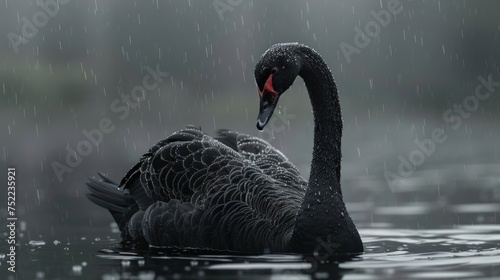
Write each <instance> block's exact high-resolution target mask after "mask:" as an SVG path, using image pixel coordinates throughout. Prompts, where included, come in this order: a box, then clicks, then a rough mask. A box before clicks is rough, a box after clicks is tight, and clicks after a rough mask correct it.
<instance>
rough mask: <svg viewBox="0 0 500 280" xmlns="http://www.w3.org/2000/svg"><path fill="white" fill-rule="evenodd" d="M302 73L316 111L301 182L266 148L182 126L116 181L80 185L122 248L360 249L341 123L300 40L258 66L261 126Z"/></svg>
mask: <svg viewBox="0 0 500 280" xmlns="http://www.w3.org/2000/svg"><path fill="white" fill-rule="evenodd" d="M297 75H300V76H301V77H302V78H303V79H304V81H305V83H306V86H307V88H308V91H309V95H310V99H311V103H312V106H313V111H314V119H315V129H314V148H313V160H312V166H311V175H310V181H309V183H308V182H307V181H306V180H304V179H303V178H302V177H301V176H300V174H299V172H298V170H297V168H296V167H295V166H294V165H293V164H292V163H291V162H289V161H288V159H287V158H286V157H285V156H284V155H283V154H282V153H281V152H279V151H278V150H276V149H274V148H273V147H272V146H271V145H269V143H267V142H265V141H263V140H260V139H258V138H255V137H251V136H248V135H244V134H239V133H237V132H231V131H227V130H221V131H219V135H218V137H215V138H212V137H210V136H208V135H206V134H204V133H203V132H202V131H201V130H200V129H197V128H193V127H188V128H186V129H184V130H181V131H179V132H176V133H174V134H173V135H171V136H170V137H168V138H167V139H165V140H162V141H160V142H159V143H157V144H156V145H155V146H154V147H152V148H151V149H150V150H149V151H148V153H146V154H144V155H143V156H142V157H141V159H140V161H139V162H138V163H137V164H136V165H135V166H134V167H133V168H132V169H131V170H130V171H129V172H128V173H127V174H126V175H125V177H124V178H123V180H122V181H121V183H120V184H119V187H120V188H119V189H118V184H114V183H113V182H112V181H110V180H109V179H107V178H105V177H103V179H102V180H97V179H91V180H90V182H89V183H88V185H89V187H90V191H91V193H90V194H89V198H90V199H91V200H92V201H94V202H95V203H97V204H98V205H101V206H103V207H105V208H107V209H109V210H110V211H111V213H112V214H113V217H114V218H115V220H116V221H117V222H118V223H119V228H120V230H121V232H122V238H123V241H125V242H131V243H143V244H148V245H151V246H160V247H176V248H194V249H201V250H222V251H236V252H249V253H262V252H298V253H313V252H314V251H315V250H318V248H322V247H325V244H327V245H326V246H328V247H329V248H325V249H327V251H328V252H329V253H330V254H335V253H360V252H362V251H363V246H362V243H361V239H360V237H359V234H358V232H357V230H356V227H355V226H354V223H353V222H352V220H351V218H350V216H349V214H348V213H347V210H346V208H345V205H344V202H343V199H342V192H341V189H340V158H341V152H340V139H341V133H342V119H341V114H340V104H339V102H338V96H337V89H336V86H335V83H334V81H333V77H332V75H331V73H330V71H329V69H328V67H327V66H326V64H325V63H324V61H323V59H322V58H321V57H320V56H319V54H317V53H316V52H315V51H313V50H312V49H310V48H308V47H306V46H304V45H299V44H280V45H274V46H272V47H271V48H270V49H269V50H268V51H267V52H266V53H264V55H263V56H262V57H261V59H260V61H259V63H258V64H257V65H256V69H255V76H256V81H257V85H258V87H259V95H260V98H261V102H260V103H261V107H260V113H259V118H258V122H257V126H258V128H259V129H262V128H263V127H264V126H265V125H266V124H267V122H268V120H269V118H270V116H271V115H272V113H273V110H274V107H275V106H276V103H277V101H278V99H279V96H280V95H281V94H282V93H283V92H284V91H286V90H287V89H288V87H289V86H290V85H291V84H292V83H293V81H294V80H295V77H296V76H297Z"/></svg>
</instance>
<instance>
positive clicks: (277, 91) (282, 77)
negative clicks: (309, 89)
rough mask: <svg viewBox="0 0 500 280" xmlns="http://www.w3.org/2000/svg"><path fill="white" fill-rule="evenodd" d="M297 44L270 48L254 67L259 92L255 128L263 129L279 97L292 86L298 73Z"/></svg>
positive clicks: (277, 45)
mask: <svg viewBox="0 0 500 280" xmlns="http://www.w3.org/2000/svg"><path fill="white" fill-rule="evenodd" d="M300 46H301V45H299V44H297V43H286V44H276V45H273V46H271V47H270V48H269V49H268V50H267V51H266V52H265V53H264V54H263V55H262V57H261V58H260V59H259V62H257V64H256V65H255V81H256V82H257V87H258V90H259V97H260V109H259V116H258V117H257V128H258V129H259V130H262V129H264V127H265V126H266V124H267V123H268V122H269V119H271V117H272V115H273V112H274V108H276V105H277V104H278V100H279V98H280V96H281V95H282V94H283V93H284V92H285V91H286V90H287V89H288V88H289V87H290V86H291V85H292V84H293V82H294V81H295V78H296V77H297V75H298V74H299V72H300V59H299V56H298V55H297V52H296V50H297V49H298V48H299V47H300Z"/></svg>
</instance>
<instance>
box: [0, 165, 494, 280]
mask: <svg viewBox="0 0 500 280" xmlns="http://www.w3.org/2000/svg"><path fill="white" fill-rule="evenodd" d="M483 167H484V166H483ZM497 167H498V166H497ZM481 170H482V171H484V170H485V169H481ZM421 173H422V174H421V175H422V176H421V177H418V178H417V177H416V178H415V179H413V181H411V182H406V188H405V189H399V190H398V191H397V192H393V193H388V192H387V191H382V190H381V188H379V187H380V186H382V185H383V184H381V183H380V181H376V180H375V179H374V178H371V179H370V182H371V183H372V184H371V187H373V188H372V189H369V190H368V189H367V190H366V191H364V193H363V194H364V195H366V197H367V198H366V200H364V201H358V202H356V203H349V204H348V208H349V212H350V213H351V215H352V216H353V218H354V219H355V220H356V221H357V226H358V228H359V232H360V234H361V236H362V238H363V242H364V245H365V251H366V252H365V254H363V255H361V256H357V257H354V258H352V259H349V260H343V261H337V260H334V259H328V260H323V258H322V257H321V256H320V257H318V256H302V255H295V254H281V255H278V254H272V255H260V256H252V255H210V254H206V252H196V253H193V252H187V251H179V252H175V253H174V254H172V253H171V252H170V253H168V254H166V253H165V252H162V251H157V250H155V251H153V250H150V251H147V252H138V251H126V250H123V249H117V247H116V243H117V242H118V241H119V238H118V235H119V233H118V230H117V227H116V224H114V223H112V224H111V226H110V228H105V227H104V228H101V227H96V228H91V229H86V230H87V231H84V230H83V229H82V228H81V226H80V225H79V224H77V222H78V221H75V224H74V225H73V227H71V229H70V230H68V232H70V233H71V235H72V236H74V237H73V238H69V237H68V238H67V240H64V239H59V240H54V239H47V238H44V237H43V236H37V237H33V236H31V235H30V232H29V230H27V228H29V227H26V226H24V227H23V228H21V231H20V233H19V237H20V238H19V240H20V242H21V245H20V246H19V248H18V250H17V261H18V262H17V263H18V266H17V269H18V273H17V276H18V277H19V278H18V279H54V278H58V279H71V278H74V279H103V280H111V279H193V278H196V279H197V278H203V279H220V278H225V279H235V278H239V279H255V278H259V279H260V278H263V279H286V280H291V279H340V278H341V279H463V278H467V279H497V278H498V277H499V276H500V225H499V224H498V221H497V214H498V213H500V204H499V203H498V199H497V198H498V197H497V196H495V194H496V193H497V191H496V188H498V184H497V183H498V182H499V180H498V177H495V176H489V178H490V180H484V181H481V182H482V185H481V186H477V185H474V184H473V182H474V181H475V180H476V178H479V177H477V176H473V177H474V178H471V177H470V176H468V175H467V176H466V177H464V178H463V179H460V180H458V179H457V177H456V176H455V178H454V181H453V182H450V181H449V180H450V179H443V178H441V177H440V178H441V179H440V185H439V186H437V187H436V186H434V185H432V184H430V185H427V186H426V187H421V186H420V185H418V184H420V183H421V182H422V177H428V178H432V176H430V175H429V174H430V173H432V174H440V173H441V172H428V173H429V174H427V173H426V172H425V171H422V172H421ZM483 173H484V172H482V173H481V174H483ZM427 175H429V176H427ZM483 175H484V174H483ZM484 176H487V175H484ZM435 177H436V176H435ZM350 178H357V180H358V181H357V182H356V181H354V180H353V179H351V181H348V180H346V182H345V185H346V186H347V187H346V188H345V192H346V195H348V196H349V192H353V191H356V190H359V188H349V187H348V186H349V185H357V186H359V185H364V184H366V182H365V181H366V178H363V177H355V176H350ZM436 178H437V177H436ZM414 183H415V184H416V183H418V184H417V185H412V184H414ZM472 186H473V187H472ZM449 188H453V189H452V190H451V191H449V190H448V189H449ZM358 196H361V197H362V195H358ZM382 196H383V198H381V197H382ZM372 201H377V203H378V204H379V205H375V203H373V202H372ZM20 224H23V221H20ZM80 230H82V232H86V235H87V236H82V235H84V234H82V233H80ZM89 232H90V234H89ZM6 234H7V233H6V232H3V235H4V236H6ZM68 234H69V233H68ZM79 234H81V235H79ZM110 234H112V237H110V236H109V235H110ZM6 251H7V250H6V247H5V244H4V243H0V252H2V253H0V279H8V280H10V279H16V278H14V277H13V275H12V274H10V275H7V277H4V276H3V274H2V273H4V272H5V270H3V269H2V268H5V267H6V265H5V263H6V261H7V258H6V255H5V254H4V253H3V252H6Z"/></svg>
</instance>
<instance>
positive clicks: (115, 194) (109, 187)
mask: <svg viewBox="0 0 500 280" xmlns="http://www.w3.org/2000/svg"><path fill="white" fill-rule="evenodd" d="M99 176H100V177H101V179H97V178H89V181H88V182H87V186H88V187H89V188H88V189H89V193H87V197H88V199H89V200H90V201H92V202H94V203H95V204H97V205H99V206H101V207H103V208H106V209H108V210H109V212H110V213H111V215H112V216H113V218H114V219H115V221H116V223H118V224H120V223H121V221H122V218H123V217H124V216H125V214H126V213H127V212H128V211H129V207H130V206H131V205H132V204H134V201H133V199H132V197H131V196H130V194H129V193H128V191H122V190H119V189H118V184H117V183H116V182H114V181H113V180H111V179H109V178H108V177H106V176H104V175H103V174H101V173H99Z"/></svg>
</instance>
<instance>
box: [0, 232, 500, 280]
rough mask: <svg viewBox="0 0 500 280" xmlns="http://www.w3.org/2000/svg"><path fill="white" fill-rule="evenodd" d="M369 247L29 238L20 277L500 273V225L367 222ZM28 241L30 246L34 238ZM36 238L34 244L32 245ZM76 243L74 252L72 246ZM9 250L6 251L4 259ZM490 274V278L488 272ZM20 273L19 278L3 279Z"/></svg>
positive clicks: (360, 276)
mask: <svg viewBox="0 0 500 280" xmlns="http://www.w3.org/2000/svg"><path fill="white" fill-rule="evenodd" d="M360 233H361V235H362V236H363V240H364V243H365V248H366V253H365V254H363V255H361V256H358V257H355V258H354V259H351V260H349V261H343V262H338V261H335V260H325V261H315V259H314V258H313V257H311V256H309V257H308V256H302V255H295V254H281V255H279V254H272V255H261V256H241V255H207V254H200V255H196V256H194V255H186V254H183V253H182V252H178V253H176V254H169V255H166V254H165V253H164V252H161V251H148V252H131V251H123V250H118V249H115V248H116V247H115V243H116V242H117V240H116V239H112V238H96V239H94V240H91V241H89V240H90V238H88V239H87V238H86V239H83V240H82V239H81V240H79V241H78V242H75V243H71V244H66V245H64V244H61V245H64V246H61V245H59V244H58V243H54V242H43V243H42V242H39V241H37V242H25V244H24V245H23V246H21V248H20V250H19V251H20V252H21V253H20V256H19V258H20V260H19V263H20V265H19V272H20V274H19V275H20V276H22V277H21V279H52V278H54V277H59V276H60V275H65V277H63V278H67V277H69V278H71V277H75V278H78V277H81V278H82V279H84V278H89V279H90V278H93V279H99V278H100V279H105V280H108V279H185V278H191V279H192V278H206V279H214V278H217V279H218V278H219V277H225V278H227V279H232V278H235V277H238V278H241V279H253V278H255V277H259V278H264V279H332V278H333V279H335V278H337V279H338V278H342V279H450V278H452V279H455V278H456V279H460V278H468V279H469V278H478V279H479V278H481V279H495V276H497V277H498V276H499V275H500V245H499V244H500V225H478V226H457V227H455V228H447V229H428V230H411V229H397V228H361V229H360ZM28 243H29V244H28ZM30 244H31V245H30ZM68 247H70V249H69V250H68V249H67V248H68ZM4 260H5V255H2V256H0V262H3V261H4ZM488 277H490V278H488ZM2 279H14V278H2Z"/></svg>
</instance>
